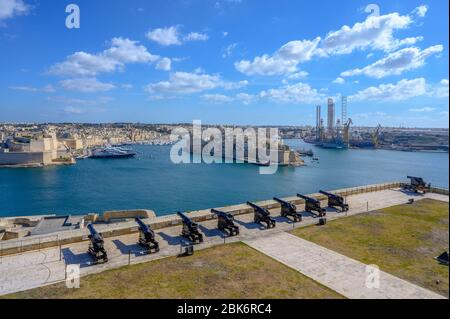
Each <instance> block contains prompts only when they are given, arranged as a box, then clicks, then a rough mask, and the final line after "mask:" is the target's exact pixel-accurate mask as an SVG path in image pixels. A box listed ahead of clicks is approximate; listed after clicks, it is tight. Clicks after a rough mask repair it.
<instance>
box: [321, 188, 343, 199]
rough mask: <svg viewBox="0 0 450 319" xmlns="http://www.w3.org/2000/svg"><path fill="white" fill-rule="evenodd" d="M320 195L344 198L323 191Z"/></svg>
mask: <svg viewBox="0 0 450 319" xmlns="http://www.w3.org/2000/svg"><path fill="white" fill-rule="evenodd" d="M319 193H321V194H323V195H326V196H328V197H334V198H342V196H339V195H336V194H333V193H328V192H325V191H322V190H320V191H319Z"/></svg>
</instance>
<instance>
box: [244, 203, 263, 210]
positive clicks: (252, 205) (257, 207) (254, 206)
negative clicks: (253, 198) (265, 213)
mask: <svg viewBox="0 0 450 319" xmlns="http://www.w3.org/2000/svg"><path fill="white" fill-rule="evenodd" d="M247 205H249V206H251V207H253V208H256V209H261V207H259V206H258V205H256V204H253V203H252V202H247Z"/></svg>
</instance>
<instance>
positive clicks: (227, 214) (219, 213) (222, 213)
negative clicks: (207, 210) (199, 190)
mask: <svg viewBox="0 0 450 319" xmlns="http://www.w3.org/2000/svg"><path fill="white" fill-rule="evenodd" d="M211 213H213V214H216V215H217V216H223V217H226V218H229V219H233V218H234V216H233V215H231V214H230V213H225V212H222V211H220V210H217V209H214V208H212V209H211Z"/></svg>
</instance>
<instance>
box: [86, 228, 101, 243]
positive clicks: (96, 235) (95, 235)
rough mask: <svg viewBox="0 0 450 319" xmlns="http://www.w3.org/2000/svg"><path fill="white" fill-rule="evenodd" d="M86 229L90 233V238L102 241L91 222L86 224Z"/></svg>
mask: <svg viewBox="0 0 450 319" xmlns="http://www.w3.org/2000/svg"><path fill="white" fill-rule="evenodd" d="M87 229H88V230H89V232H90V233H91V239H92V240H94V241H96V242H101V241H103V238H102V236H101V235H100V233H99V232H97V230H96V229H95V228H94V225H92V224H88V225H87Z"/></svg>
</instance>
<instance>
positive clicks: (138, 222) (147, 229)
mask: <svg viewBox="0 0 450 319" xmlns="http://www.w3.org/2000/svg"><path fill="white" fill-rule="evenodd" d="M134 220H135V221H136V223H137V224H138V225H139V227H140V228H141V230H142V231H143V232H144V233H149V232H150V227H148V226H147V225H146V224H145V223H144V222H143V221H142V219H140V218H139V217H136V218H135V219H134Z"/></svg>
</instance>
